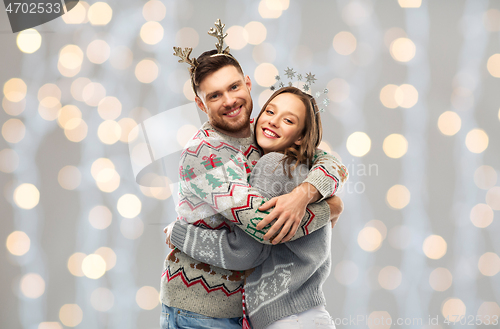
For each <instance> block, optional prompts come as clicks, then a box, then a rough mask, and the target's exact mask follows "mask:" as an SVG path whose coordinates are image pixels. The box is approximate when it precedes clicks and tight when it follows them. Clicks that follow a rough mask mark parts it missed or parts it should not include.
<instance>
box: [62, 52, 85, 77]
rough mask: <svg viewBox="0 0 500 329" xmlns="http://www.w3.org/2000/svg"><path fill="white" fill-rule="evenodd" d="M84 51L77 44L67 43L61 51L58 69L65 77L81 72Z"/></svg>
mask: <svg viewBox="0 0 500 329" xmlns="http://www.w3.org/2000/svg"><path fill="white" fill-rule="evenodd" d="M82 62H83V51H82V50H81V49H80V47H78V46H77V45H67V46H65V47H63V48H62V49H61V51H60V52H59V61H58V69H59V72H60V73H61V74H62V75H63V76H65V77H73V76H75V75H77V74H78V72H80V69H81V66H82Z"/></svg>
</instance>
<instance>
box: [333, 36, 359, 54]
mask: <svg viewBox="0 0 500 329" xmlns="http://www.w3.org/2000/svg"><path fill="white" fill-rule="evenodd" d="M333 49H335V51H336V52H337V53H339V54H340V55H350V54H352V53H353V52H354V51H355V50H356V37H355V36H354V35H353V34H352V33H351V32H347V31H342V32H339V33H337V34H336V35H335V37H334V38H333Z"/></svg>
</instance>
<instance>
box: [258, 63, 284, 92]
mask: <svg viewBox="0 0 500 329" xmlns="http://www.w3.org/2000/svg"><path fill="white" fill-rule="evenodd" d="M277 75H279V72H278V69H277V68H276V67H275V66H274V65H273V64H271V63H262V64H259V65H258V66H257V68H256V69H255V71H254V77H255V81H256V82H257V83H258V84H259V85H260V86H262V87H271V86H272V85H274V83H275V82H276V76H277Z"/></svg>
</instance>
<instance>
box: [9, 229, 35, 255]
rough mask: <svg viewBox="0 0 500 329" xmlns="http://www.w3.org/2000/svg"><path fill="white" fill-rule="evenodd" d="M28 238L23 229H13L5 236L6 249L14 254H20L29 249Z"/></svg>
mask: <svg viewBox="0 0 500 329" xmlns="http://www.w3.org/2000/svg"><path fill="white" fill-rule="evenodd" d="M30 244H31V242H30V238H29V237H28V235H27V234H26V233H24V232H23V231H14V232H12V233H11V234H9V236H8V237H7V242H6V245H7V250H8V251H9V252H10V253H11V254H12V255H14V256H22V255H24V254H26V253H27V252H28V251H29V250H30Z"/></svg>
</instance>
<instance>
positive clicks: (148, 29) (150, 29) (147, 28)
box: [140, 22, 164, 45]
mask: <svg viewBox="0 0 500 329" xmlns="http://www.w3.org/2000/svg"><path fill="white" fill-rule="evenodd" d="M163 33H164V31H163V27H162V26H161V24H160V23H158V22H146V23H144V25H142V27H141V32H140V36H141V39H142V41H144V43H147V44H148V45H156V44H157V43H158V42H160V41H161V40H162V39H163Z"/></svg>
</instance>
